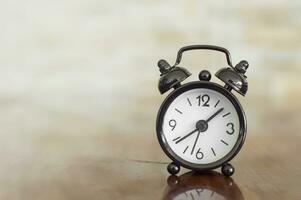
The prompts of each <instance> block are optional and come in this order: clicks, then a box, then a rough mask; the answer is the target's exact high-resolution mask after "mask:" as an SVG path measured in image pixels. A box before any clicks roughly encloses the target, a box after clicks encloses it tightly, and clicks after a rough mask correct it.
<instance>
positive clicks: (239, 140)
mask: <svg viewBox="0 0 301 200" xmlns="http://www.w3.org/2000/svg"><path fill="white" fill-rule="evenodd" d="M198 49H205V50H214V51H219V52H222V53H224V54H225V55H226V59H227V63H228V67H225V68H222V69H220V70H218V71H217V72H216V74H215V76H216V77H217V78H218V79H220V80H221V81H222V82H223V83H224V84H225V85H219V84H217V83H213V82H210V79H211V74H210V72H209V71H207V70H202V71H201V72H200V73H199V81H192V82H189V83H185V84H182V82H183V81H184V80H185V79H186V78H187V77H189V76H190V75H191V73H190V72H189V71H188V70H187V69H185V68H184V67H180V66H179V64H180V62H181V59H182V54H183V52H185V51H189V50H198ZM248 66H249V65H248V62H247V61H245V60H243V61H240V62H239V63H238V64H237V65H235V66H233V65H232V61H231V56H230V52H229V51H228V50H227V49H225V48H223V47H219V46H213V45H191V46H185V47H183V48H181V49H180V50H179V51H178V54H177V58H176V62H175V64H174V65H173V66H171V65H170V64H168V62H167V61H166V60H160V61H159V62H158V67H159V70H160V72H161V75H160V79H159V83H158V89H159V91H160V93H161V94H163V93H165V92H167V91H169V90H170V89H172V88H173V89H174V90H173V91H171V92H170V94H169V95H168V96H167V97H166V98H165V100H164V101H163V103H162V105H161V107H160V109H159V111H158V115H157V121H156V132H157V138H158V141H159V143H160V145H161V147H162V149H163V151H164V152H165V153H166V155H167V156H168V157H169V158H170V159H171V160H172V162H171V163H170V164H169V165H168V166H167V170H168V172H169V173H170V174H177V173H178V172H179V171H180V166H182V167H185V168H187V169H190V170H194V171H206V170H211V169H216V168H218V167H221V171H222V173H223V174H224V175H225V176H231V175H233V173H234V167H233V166H232V165H231V164H230V163H229V161H230V160H231V159H233V158H234V157H235V156H236V155H237V153H238V152H239V151H240V149H241V147H242V145H243V143H244V140H245V137H246V131H247V122H246V116H245V113H244V110H243V108H242V106H241V104H240V103H239V101H238V99H237V98H236V97H235V96H234V94H233V93H232V92H231V91H233V90H234V91H236V92H237V93H238V94H240V95H242V96H245V95H246V93H247V90H248V83H247V80H246V79H247V77H246V76H245V73H246V70H247V68H248Z"/></svg>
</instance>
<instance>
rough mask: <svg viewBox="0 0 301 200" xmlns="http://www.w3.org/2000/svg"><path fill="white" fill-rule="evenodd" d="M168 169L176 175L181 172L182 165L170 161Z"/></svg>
mask: <svg viewBox="0 0 301 200" xmlns="http://www.w3.org/2000/svg"><path fill="white" fill-rule="evenodd" d="M167 171H168V172H169V173H170V174H172V175H175V174H177V173H179V171H180V165H178V164H176V163H174V162H172V163H170V164H169V165H168V166H167Z"/></svg>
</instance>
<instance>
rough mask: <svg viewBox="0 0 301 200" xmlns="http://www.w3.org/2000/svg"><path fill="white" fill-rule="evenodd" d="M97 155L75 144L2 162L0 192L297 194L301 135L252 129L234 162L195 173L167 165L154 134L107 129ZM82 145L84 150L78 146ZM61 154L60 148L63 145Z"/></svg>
mask: <svg viewBox="0 0 301 200" xmlns="http://www.w3.org/2000/svg"><path fill="white" fill-rule="evenodd" d="M96 142H97V143H99V148H98V149H95V153H94V154H85V153H83V152H85V150H84V149H85V148H89V147H88V146H83V147H81V148H82V150H78V149H74V150H73V151H72V150H71V151H70V152H68V156H67V157H59V156H58V154H55V153H54V152H47V151H45V152H43V153H41V154H40V155H39V156H35V157H32V158H26V157H24V158H21V159H19V162H18V163H14V164H10V166H7V165H6V164H5V163H3V165H2V167H1V168H2V170H1V180H0V186H1V187H0V197H1V199H6V200H8V199H9V200H17V199H23V200H24V199H31V200H32V199H45V200H48V199H49V200H50V199H51V200H53V199H58V200H65V199H73V200H76V199H89V200H91V199H106V200H110V199H114V200H115V199H126V200H128V199H144V200H154V199H164V200H167V199H177V200H181V199H189V200H190V199H191V200H194V199H195V200H196V199H232V200H234V199H273V200H277V199H279V200H280V199H281V200H282V199H300V198H301V190H300V185H301V180H300V179H301V159H300V155H299V153H300V152H301V136H299V135H293V134H291V135H286V134H282V135H280V134H279V135H277V134H275V135H273V134H265V135H256V134H255V135H251V136H248V138H247V140H246V143H245V145H244V147H243V149H242V151H241V152H240V153H239V154H238V156H237V157H236V158H234V160H232V161H231V164H233V165H234V167H235V169H236V172H235V174H234V175H233V176H232V177H231V178H227V177H224V176H223V175H221V173H220V171H219V169H217V170H215V171H212V172H204V173H202V174H196V173H193V172H190V171H188V170H185V169H183V168H182V169H181V171H180V173H179V175H178V176H170V175H169V174H168V173H167V171H166V166H167V163H168V162H169V159H168V158H167V157H166V156H165V155H164V154H163V152H162V150H161V148H160V146H159V144H158V143H157V140H156V137H155V134H144V133H141V134H133V135H131V136H125V135H109V134H104V135H102V136H100V137H99V138H97V139H96ZM81 148H79V149H81ZM58 153H59V151H58Z"/></svg>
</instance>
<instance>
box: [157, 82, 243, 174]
mask: <svg viewBox="0 0 301 200" xmlns="http://www.w3.org/2000/svg"><path fill="white" fill-rule="evenodd" d="M197 88H204V89H211V90H214V91H216V92H218V93H220V94H222V95H223V96H225V97H226V98H227V99H228V100H229V101H230V102H231V103H232V104H233V106H234V108H235V110H236V112H237V115H238V119H239V125H240V130H239V134H238V138H237V141H236V143H235V145H234V147H233V148H232V149H231V151H230V152H229V153H228V154H227V155H226V156H224V157H223V158H221V159H219V160H217V161H215V162H212V163H208V164H196V163H191V162H188V161H186V160H184V159H182V158H181V157H180V156H178V155H177V154H176V153H174V152H173V150H172V149H171V148H170V147H169V145H168V143H167V141H166V140H165V136H164V132H163V130H162V125H163V120H164V115H165V113H166V111H167V109H168V107H169V105H170V104H171V103H172V102H173V100H174V99H176V98H177V97H178V96H179V95H181V94H183V93H184V92H186V91H188V90H192V89H197ZM156 131H157V138H158V141H159V143H160V146H161V148H162V149H163V151H164V152H165V154H166V155H167V156H168V157H169V158H170V159H171V160H172V161H174V162H175V163H177V164H179V165H181V166H183V167H185V168H187V169H191V170H195V171H204V170H211V169H216V168H218V167H220V166H222V165H223V164H226V163H228V162H229V161H230V160H232V159H233V158H234V157H235V156H236V155H237V154H238V152H239V151H240V150H241V147H242V145H243V143H244V141H245V138H246V133H247V120H246V115H245V113H244V110H243V108H242V106H241V105H240V103H239V101H238V99H237V98H236V97H235V96H234V95H233V94H232V93H231V92H229V91H228V90H226V89H225V88H224V87H222V86H220V85H218V84H216V83H213V82H207V81H193V82H189V83H186V84H184V85H181V86H180V87H178V88H177V89H175V90H174V91H172V92H171V93H170V94H169V95H168V96H167V97H166V98H165V100H164V101H163V103H162V105H161V107H160V109H159V111H158V115H157V121H156Z"/></svg>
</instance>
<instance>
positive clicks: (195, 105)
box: [162, 88, 240, 164]
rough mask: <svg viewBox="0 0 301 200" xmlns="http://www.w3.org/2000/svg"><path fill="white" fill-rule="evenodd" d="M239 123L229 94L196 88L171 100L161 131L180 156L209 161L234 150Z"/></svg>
mask: <svg viewBox="0 0 301 200" xmlns="http://www.w3.org/2000/svg"><path fill="white" fill-rule="evenodd" d="M239 124H240V123H239V117H238V114H237V112H236V109H235V107H234V105H233V104H232V103H231V101H230V100H229V99H228V98H226V97H225V96H224V95H222V94H221V93H219V92H217V91H215V90H211V89H207V88H196V89H191V90H188V91H186V92H184V93H182V94H180V95H179V96H177V97H176V98H175V99H174V100H173V101H172V102H171V104H170V105H169V107H168V108H167V110H166V112H165V115H164V119H163V125H162V131H163V137H164V140H165V143H167V144H168V146H169V148H170V149H171V150H172V151H173V152H174V153H175V154H176V155H177V156H179V157H180V158H182V159H183V160H185V161H187V162H190V163H194V164H210V163H213V162H216V161H218V160H220V159H222V158H223V157H225V156H226V155H227V154H228V153H229V152H230V151H231V150H232V148H233V147H234V145H235V144H236V141H237V140H238V135H239V130H240V127H239Z"/></svg>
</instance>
